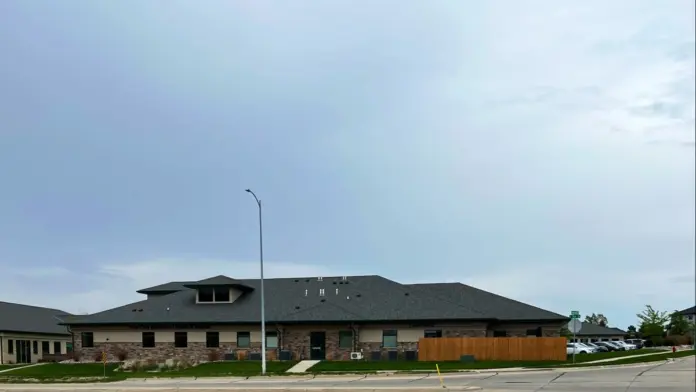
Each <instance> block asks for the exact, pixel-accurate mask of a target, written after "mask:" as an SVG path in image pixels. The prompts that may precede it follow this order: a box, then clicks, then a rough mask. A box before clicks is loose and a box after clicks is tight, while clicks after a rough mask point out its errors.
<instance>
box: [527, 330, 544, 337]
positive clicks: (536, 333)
mask: <svg viewBox="0 0 696 392" xmlns="http://www.w3.org/2000/svg"><path fill="white" fill-rule="evenodd" d="M527 336H536V337H538V338H540V337H541V327H539V328H534V329H528V330H527Z"/></svg>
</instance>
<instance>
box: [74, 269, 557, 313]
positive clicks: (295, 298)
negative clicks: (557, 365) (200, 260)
mask: <svg viewBox="0 0 696 392" xmlns="http://www.w3.org/2000/svg"><path fill="white" fill-rule="evenodd" d="M211 279H212V280H213V281H214V282H220V283H222V284H224V285H229V284H230V283H229V282H230V281H233V282H235V283H234V285H237V286H240V287H241V286H244V287H247V288H249V289H250V290H249V291H247V292H246V293H244V294H242V295H241V296H240V297H239V298H238V299H237V300H236V301H234V302H233V303H230V304H226V303H220V304H214V305H213V304H205V305H197V304H196V295H195V290H194V289H191V288H187V287H186V286H191V287H193V286H194V285H195V283H199V282H172V283H167V284H164V285H160V286H154V287H151V288H148V289H144V290H140V291H139V293H145V294H147V293H155V292H158V293H163V292H164V293H166V292H169V291H174V290H176V291H174V292H172V293H171V294H166V295H161V296H158V297H153V298H149V299H147V300H144V301H140V302H135V303H132V304H129V305H125V306H121V307H118V308H115V309H110V310H106V311H103V312H100V313H95V314H92V315H89V316H76V317H71V318H70V320H66V323H67V324H70V325H78V324H116V323H118V324H121V323H127V324H140V323H143V324H145V323H201V322H205V323H258V322H260V318H261V317H260V306H261V304H260V291H259V286H260V281H259V280H258V279H240V280H236V279H231V278H227V277H224V276H218V277H215V278H211ZM205 281H209V280H208V279H206V280H204V281H203V282H205ZM225 282H227V283H225ZM264 286H265V291H266V292H265V294H266V308H265V310H266V320H267V322H269V323H272V322H278V323H283V322H285V323H288V322H334V321H335V322H343V321H346V322H351V321H353V322H379V321H409V320H422V321H427V320H496V319H499V320H530V321H531V320H549V321H550V320H554V321H565V320H567V317H565V316H561V315H559V314H555V313H551V312H547V311H544V310H541V309H538V308H535V307H533V306H530V305H525V304H523V303H521V302H517V301H513V300H510V299H507V298H504V297H500V296H497V295H495V294H491V293H488V292H485V291H482V290H478V289H474V288H473V287H470V286H465V285H459V284H453V285H450V284H445V285H437V284H436V285H402V284H400V283H397V282H394V281H392V280H389V279H385V278H383V277H381V276H375V275H369V276H351V277H346V280H343V279H342V277H325V278H322V279H321V280H320V279H318V278H317V277H313V278H280V279H266V280H264ZM321 290H323V293H324V295H323V296H321V295H320V292H321ZM443 296H444V297H446V296H449V298H443Z"/></svg>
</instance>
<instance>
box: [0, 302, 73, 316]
mask: <svg viewBox="0 0 696 392" xmlns="http://www.w3.org/2000/svg"><path fill="white" fill-rule="evenodd" d="M0 304H5V305H15V306H24V307H26V308H35V309H42V310H51V311H57V312H61V313H64V314H68V315H69V314H70V313H68V312H66V311H64V310H61V309H57V308H47V307H45V306H38V305H28V304H20V303H18V302H7V301H0Z"/></svg>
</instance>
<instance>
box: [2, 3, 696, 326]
mask: <svg viewBox="0 0 696 392" xmlns="http://www.w3.org/2000/svg"><path fill="white" fill-rule="evenodd" d="M694 34H695V33H694V2H693V0H663V1H660V2H656V1H652V0H614V1H610V2H606V1H601V2H600V1H597V0H588V1H583V2H561V1H557V0H527V1H517V2H512V1H507V0H486V1H438V0H432V1H428V2H422V1H414V0H406V1H404V0H382V1H379V2H369V4H368V3H364V4H363V6H360V7H357V6H356V3H355V2H352V1H344V0H336V1H331V2H320V1H306V0H298V1H293V2H287V1H280V0H278V1H267V0H253V1H251V0H239V1H222V0H220V1H218V0H209V1H206V2H191V1H177V0H166V1H165V0H150V1H147V2H143V1H136V0H120V1H118V2H115V1H111V2H94V1H89V0H70V1H61V2H49V1H40V0H36V1H25V0H4V1H1V2H0V53H2V55H1V56H0V184H1V185H0V271H1V275H2V276H3V282H2V284H0V300H4V301H10V302H19V303H26V304H33V305H39V306H48V307H55V308H59V309H62V310H64V311H67V312H72V313H80V314H83V313H91V312H97V311H100V310H105V309H108V308H111V307H115V306H120V305H124V304H126V303H129V302H134V301H138V300H141V299H143V296H141V295H140V294H137V293H135V291H136V290H138V289H142V288H145V287H148V286H152V285H156V284H160V283H165V282H168V281H173V280H198V279H202V278H206V277H210V276H215V275H219V274H224V275H227V276H230V277H235V278H257V277H258V276H259V263H258V260H259V241H258V240H259V238H258V236H259V231H258V229H259V227H258V215H257V213H258V210H257V206H256V204H255V201H254V200H253V198H252V197H251V195H249V194H248V193H246V192H244V190H245V189H247V188H251V189H253V190H254V191H255V192H256V194H257V195H258V196H259V198H260V199H261V200H262V205H263V213H264V215H263V230H264V231H263V234H264V256H265V273H266V277H294V276H342V275H371V274H378V275H382V276H385V277H387V278H390V279H393V280H396V281H399V282H403V283H420V282H454V281H460V282H464V283H467V284H470V285H473V286H475V287H478V288H481V289H484V290H489V291H492V292H495V293H497V294H501V295H504V296H508V297H511V298H514V299H517V300H520V301H524V302H528V303H531V304H534V305H536V306H539V307H542V308H544V309H548V310H551V311H555V312H558V313H561V314H569V313H570V311H571V310H578V311H580V312H581V314H582V315H583V316H584V315H586V314H591V313H593V312H594V313H603V314H604V315H605V316H606V317H607V318H608V320H609V324H610V325H611V326H617V327H620V328H625V327H627V326H628V325H631V324H637V322H638V321H637V318H636V313H639V312H640V311H641V310H642V309H643V308H644V307H645V305H648V304H650V305H652V306H653V307H655V308H656V309H658V310H664V311H672V310H675V309H683V308H687V307H690V306H693V305H694V302H696V300H695V297H696V287H695V281H696V278H695V273H694V270H695V263H694V257H695V255H694V247H695V244H694V242H695V241H694V236H695V230H694V216H695V214H696V211H695V208H694V199H695V197H696V195H695V192H694V188H695V180H694V178H695V174H696V173H695V169H694V165H695V163H694V150H695V149H694V139H695V131H694V117H695V102H694V101H695V99H694V96H695V88H694V85H695V83H696V81H695V79H694V66H695V62H694V57H695V56H694V52H695V50H694V45H695V44H694Z"/></svg>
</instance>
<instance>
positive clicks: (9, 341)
mask: <svg viewBox="0 0 696 392" xmlns="http://www.w3.org/2000/svg"><path fill="white" fill-rule="evenodd" d="M7 353H8V354H14V340H12V339H7Z"/></svg>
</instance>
